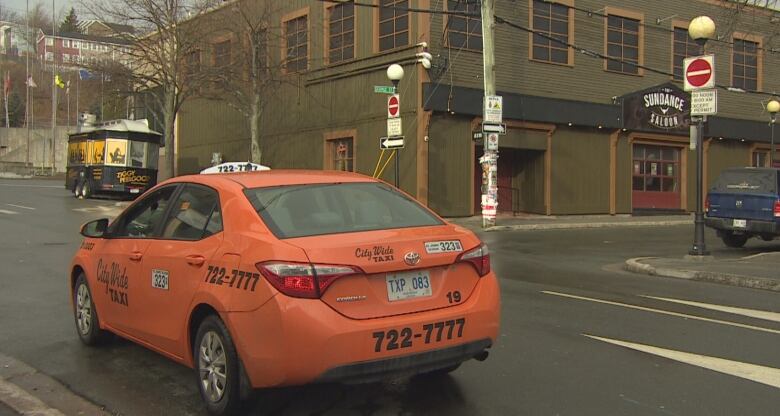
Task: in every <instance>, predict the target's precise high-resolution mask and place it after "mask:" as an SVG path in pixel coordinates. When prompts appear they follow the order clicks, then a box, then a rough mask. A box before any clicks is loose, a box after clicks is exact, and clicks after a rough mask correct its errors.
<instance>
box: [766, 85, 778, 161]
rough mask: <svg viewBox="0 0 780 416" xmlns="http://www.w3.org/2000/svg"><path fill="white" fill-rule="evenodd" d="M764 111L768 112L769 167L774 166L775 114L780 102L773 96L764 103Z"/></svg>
mask: <svg viewBox="0 0 780 416" xmlns="http://www.w3.org/2000/svg"><path fill="white" fill-rule="evenodd" d="M766 111H768V112H769V116H770V119H769V167H771V168H773V167H775V116H777V112H778V111H780V102H778V101H777V100H775V99H774V98H773V99H772V100H770V101H769V102H768V103H766Z"/></svg>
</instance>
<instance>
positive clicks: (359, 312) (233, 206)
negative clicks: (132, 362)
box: [70, 170, 500, 414]
mask: <svg viewBox="0 0 780 416" xmlns="http://www.w3.org/2000/svg"><path fill="white" fill-rule="evenodd" d="M81 233H82V235H84V236H85V239H84V241H83V243H82V244H81V248H80V249H79V250H78V252H77V253H76V255H75V257H74V259H73V263H72V265H71V269H70V290H71V294H72V296H71V299H72V302H73V310H74V315H75V320H76V328H77V332H78V335H79V337H80V338H81V340H82V341H83V342H84V343H86V344H88V345H94V344H98V343H99V342H100V341H101V340H102V339H104V337H105V335H106V332H111V333H114V334H117V335H119V336H121V337H123V338H127V339H130V340H132V341H134V342H136V343H138V344H141V345H143V346H145V347H147V348H150V349H152V350H154V351H157V352H159V353H160V354H163V355H165V356H167V357H169V358H171V359H173V360H174V361H176V362H179V363H182V364H184V365H187V366H189V367H193V368H194V369H195V371H196V372H197V374H198V380H199V387H200V392H201V396H202V397H203V400H204V402H205V403H206V407H207V409H208V410H209V412H210V413H212V414H227V413H232V412H235V411H236V409H237V408H238V406H239V403H240V402H241V400H242V399H243V398H245V397H246V395H247V394H249V393H251V389H252V388H262V387H271V386H287V385H299V384H305V383H311V382H325V381H347V382H365V381H375V380H380V379H383V378H387V377H392V376H398V375H410V374H415V373H426V372H439V373H445V372H449V371H452V370H454V369H456V368H457V367H458V366H459V365H460V363H462V362H463V361H466V360H469V359H472V358H476V359H479V360H484V359H485V358H486V357H487V349H488V348H490V347H491V346H492V345H493V343H495V341H496V337H497V334H498V327H499V306H500V305H499V304H500V298H499V287H498V282H497V278H496V276H495V274H494V273H493V271H491V268H490V256H489V254H488V249H487V247H486V246H485V245H484V244H482V242H481V241H480V240H479V239H478V238H477V237H476V236H475V235H474V234H473V233H472V232H470V231H468V230H466V229H464V228H461V227H459V226H455V225H452V224H449V223H447V222H445V221H444V220H442V219H441V218H439V217H438V216H437V215H436V214H434V213H433V212H431V211H430V210H428V209H427V208H425V207H423V206H422V205H420V204H418V203H417V202H416V201H414V200H413V199H412V198H411V197H409V196H408V195H406V194H404V193H402V192H400V191H398V190H397V189H395V188H393V187H392V186H389V185H387V184H386V183H384V182H381V181H378V180H375V179H373V178H370V177H366V176H362V175H359V174H352V173H339V172H323V171H292V170H288V171H283V170H276V171H265V172H248V173H230V174H214V175H193V176H182V177H178V178H174V179H171V180H168V181H165V182H163V183H161V184H159V185H157V186H156V187H155V188H153V189H151V190H150V191H148V192H147V193H145V194H144V195H143V196H141V197H140V198H139V199H138V200H136V201H135V202H134V203H133V204H132V205H130V206H129V207H128V208H127V209H125V210H124V212H123V213H122V214H120V215H119V216H118V217H117V218H116V219H115V220H114V221H113V222H111V223H110V224H109V221H108V220H107V219H100V220H96V221H92V222H89V223H87V224H85V225H84V227H83V228H82V231H81Z"/></svg>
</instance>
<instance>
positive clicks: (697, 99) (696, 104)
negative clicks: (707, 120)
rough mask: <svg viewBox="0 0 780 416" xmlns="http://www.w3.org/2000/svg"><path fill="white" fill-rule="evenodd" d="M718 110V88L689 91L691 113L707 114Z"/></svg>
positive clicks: (697, 114)
mask: <svg viewBox="0 0 780 416" xmlns="http://www.w3.org/2000/svg"><path fill="white" fill-rule="evenodd" d="M717 112H718V90H716V89H714V88H713V89H709V90H694V91H691V115H692V116H709V115H713V114H717Z"/></svg>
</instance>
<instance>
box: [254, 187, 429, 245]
mask: <svg viewBox="0 0 780 416" xmlns="http://www.w3.org/2000/svg"><path fill="white" fill-rule="evenodd" d="M244 193H245V194H246V196H247V198H249V201H250V202H251V203H252V206H254V207H255V209H256V210H257V212H258V214H260V217H261V218H262V219H263V221H264V222H265V224H266V225H267V226H268V228H270V229H271V232H273V233H274V235H276V237H277V238H294V237H306V236H313V235H325V234H338V233H350V232H358V231H371V230H386V229H391V228H406V227H425V226H434V225H442V224H443V222H442V221H441V220H440V219H439V218H437V217H436V216H435V215H433V214H432V213H431V212H430V211H428V210H427V209H425V208H424V207H422V206H421V205H420V204H418V203H417V202H415V201H414V200H412V199H410V198H409V197H407V196H406V195H404V194H402V193H400V192H398V191H396V190H395V189H393V188H391V187H390V186H388V185H385V184H382V183H376V182H358V183H328V184H314V185H287V186H274V187H266V188H254V189H247V190H245V191H244Z"/></svg>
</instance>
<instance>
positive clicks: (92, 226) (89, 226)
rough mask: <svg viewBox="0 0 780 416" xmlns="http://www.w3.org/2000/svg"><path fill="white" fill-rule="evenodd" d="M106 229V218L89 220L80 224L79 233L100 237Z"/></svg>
mask: <svg viewBox="0 0 780 416" xmlns="http://www.w3.org/2000/svg"><path fill="white" fill-rule="evenodd" d="M106 229H108V218H101V219H99V220H94V221H90V222H88V223H86V224H84V225H82V226H81V235H83V236H84V237H90V238H101V237H103V236H104V234H105V232H106Z"/></svg>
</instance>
